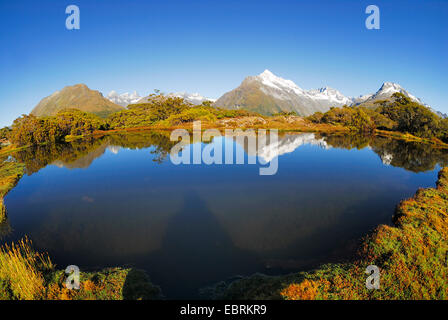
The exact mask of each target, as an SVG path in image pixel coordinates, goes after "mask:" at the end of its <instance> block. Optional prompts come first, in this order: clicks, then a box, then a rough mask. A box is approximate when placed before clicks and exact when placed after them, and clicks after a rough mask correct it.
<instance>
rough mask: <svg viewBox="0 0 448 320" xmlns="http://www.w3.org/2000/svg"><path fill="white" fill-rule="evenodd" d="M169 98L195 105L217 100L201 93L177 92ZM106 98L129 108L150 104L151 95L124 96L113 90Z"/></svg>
mask: <svg viewBox="0 0 448 320" xmlns="http://www.w3.org/2000/svg"><path fill="white" fill-rule="evenodd" d="M167 96H169V97H178V98H183V99H185V100H186V101H188V102H190V103H192V104H194V105H198V104H201V103H202V102H204V101H211V102H215V101H216V99H211V98H206V97H203V96H201V95H200V94H199V93H188V92H175V93H169V94H167ZM106 98H107V99H109V100H110V101H112V102H113V103H116V104H118V105H120V106H123V107H127V106H128V105H130V104H135V103H145V102H148V99H149V95H148V96H145V97H141V96H139V94H138V93H137V91H134V92H133V93H128V92H125V93H122V94H118V93H117V92H116V91H114V90H112V91H111V92H109V93H108V95H107V96H106Z"/></svg>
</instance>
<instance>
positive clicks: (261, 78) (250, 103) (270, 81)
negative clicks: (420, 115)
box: [215, 70, 447, 118]
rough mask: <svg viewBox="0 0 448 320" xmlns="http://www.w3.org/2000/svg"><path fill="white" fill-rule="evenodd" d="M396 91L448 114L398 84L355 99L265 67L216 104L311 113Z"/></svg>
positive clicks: (387, 84) (367, 103) (263, 111)
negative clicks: (305, 84)
mask: <svg viewBox="0 0 448 320" xmlns="http://www.w3.org/2000/svg"><path fill="white" fill-rule="evenodd" d="M396 92H400V93H402V94H404V95H405V96H407V97H409V98H410V99H411V100H413V101H415V102H418V103H420V104H422V105H424V106H426V107H427V108H429V109H430V110H431V111H432V112H434V113H436V114H437V115H439V116H441V117H445V118H446V117H447V115H445V114H443V113H441V112H438V111H435V110H434V109H432V108H431V107H430V106H428V105H427V104H425V103H424V102H423V101H422V100H421V99H419V98H417V97H416V96H414V95H412V94H410V93H409V92H408V91H406V90H405V89H403V88H402V87H401V86H400V85H399V84H397V83H393V82H384V83H383V85H382V86H381V88H380V89H379V90H378V91H377V92H375V93H372V94H366V95H362V96H359V97H357V98H351V97H346V96H344V95H343V94H342V93H341V92H339V91H338V90H336V89H333V88H330V87H323V88H320V89H312V90H304V89H302V88H300V87H299V86H298V85H296V84H295V83H294V82H293V81H291V80H286V79H283V78H281V77H278V76H276V75H274V74H273V73H272V72H270V71H269V70H265V71H264V72H263V73H261V74H259V75H258V76H249V77H247V78H246V79H244V81H243V82H242V83H241V85H240V86H239V87H238V88H236V89H234V90H232V91H230V92H227V93H225V94H224V95H223V96H222V97H221V98H219V99H218V100H217V101H216V103H215V105H216V106H217V107H221V108H226V109H244V110H249V111H255V112H259V113H261V114H266V115H270V114H274V113H278V112H282V111H286V112H290V111H295V112H296V113H297V114H298V115H299V116H308V115H311V114H313V113H315V112H317V111H320V112H326V111H328V110H329V109H330V107H333V106H334V107H340V106H343V105H348V106H353V105H360V104H361V103H362V104H363V105H364V106H366V107H369V106H372V107H373V106H375V104H374V102H375V101H377V100H386V99H390V98H391V97H392V95H393V94H394V93H396Z"/></svg>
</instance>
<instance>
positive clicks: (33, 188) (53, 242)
mask: <svg viewBox="0 0 448 320" xmlns="http://www.w3.org/2000/svg"><path fill="white" fill-rule="evenodd" d="M220 139H224V138H220ZM217 141H218V140H215V141H212V142H211V143H216V142H217ZM221 142H224V144H225V145H226V147H228V146H229V145H230V146H232V147H233V148H234V149H235V150H239V149H241V150H243V151H245V150H247V148H245V146H244V145H241V144H239V143H237V142H235V141H234V140H230V139H224V140H222V141H221ZM172 145H173V143H172V142H170V141H169V138H168V135H167V134H165V133H158V132H150V133H133V134H125V135H116V136H109V137H105V138H103V139H99V140H95V141H84V142H82V141H75V142H72V143H68V144H64V145H54V146H51V145H50V146H43V147H39V148H35V149H29V150H25V151H22V152H19V153H17V154H15V155H14V158H15V159H17V160H18V161H21V162H24V163H25V164H26V173H27V174H26V175H25V176H24V177H23V178H22V179H21V180H20V182H19V184H18V185H17V187H16V188H14V189H13V190H12V191H11V192H10V193H9V194H8V195H7V197H6V199H5V204H6V206H7V209H8V217H9V221H8V223H9V227H10V229H9V228H7V229H8V230H10V231H9V232H7V233H4V234H3V235H0V236H1V237H2V238H1V242H4V241H13V240H17V239H20V238H21V237H23V236H24V235H27V236H28V237H29V238H30V239H31V240H32V241H33V243H34V246H35V247H36V249H38V250H42V251H47V252H48V253H49V254H50V256H51V258H52V260H53V261H54V262H55V263H56V264H57V265H58V267H59V268H60V269H63V268H65V267H66V266H68V265H71V264H74V265H77V266H79V267H80V268H81V270H94V269H100V268H104V267H114V266H128V267H135V268H139V269H144V270H146V272H147V273H148V275H149V276H150V278H151V280H152V282H153V283H154V284H157V285H159V286H160V287H161V288H162V292H163V293H164V295H165V296H166V297H167V298H195V297H198V294H199V289H200V288H203V287H206V286H209V285H213V284H214V283H217V282H219V281H222V280H226V279H229V278H232V277H234V276H238V275H241V276H245V275H251V274H253V273H256V272H261V273H265V274H283V273H289V272H294V271H298V270H303V269H307V268H312V267H314V266H317V265H318V264H320V263H326V262H337V261H344V259H348V258H350V256H351V255H352V254H353V253H354V251H355V250H356V246H357V244H358V243H359V239H360V238H361V237H362V236H364V235H365V234H366V233H367V232H369V231H371V230H372V229H374V228H375V227H376V226H378V225H379V224H389V223H390V221H391V217H392V215H393V213H394V208H395V206H396V205H397V204H398V202H399V201H400V200H401V199H403V198H406V197H410V196H411V195H413V194H414V193H415V191H416V190H417V189H418V188H419V187H429V186H434V185H435V181H436V179H437V172H438V170H439V169H440V166H441V165H444V164H446V163H447V160H448V152H447V151H444V150H440V149H432V148H431V147H429V146H427V145H421V144H417V143H405V142H401V141H397V140H391V139H386V138H362V137H356V136H355V137H340V136H319V135H314V134H310V133H306V134H292V133H291V134H285V135H283V136H280V137H279V145H280V148H279V149H278V150H279V151H278V172H277V174H275V175H272V176H260V175H259V165H253V164H252V165H250V164H239V165H237V164H235V165H205V164H201V165H182V164H180V165H174V164H172V163H171V161H170V156H169V150H170V148H171V147H172ZM187 148H188V147H187ZM254 156H255V155H254V154H251V153H250V152H249V154H246V157H254ZM246 163H247V161H246ZM4 229H5V228H3V230H4Z"/></svg>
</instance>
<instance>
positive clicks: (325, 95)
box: [307, 87, 353, 105]
mask: <svg viewBox="0 0 448 320" xmlns="http://www.w3.org/2000/svg"><path fill="white" fill-rule="evenodd" d="M307 94H308V95H309V96H310V97H312V98H313V99H316V100H326V101H328V103H330V104H335V105H344V104H346V105H350V104H352V102H353V101H352V99H351V98H347V97H346V96H344V95H343V94H342V93H340V92H339V91H338V90H336V89H333V88H330V87H324V88H320V89H314V90H309V91H307Z"/></svg>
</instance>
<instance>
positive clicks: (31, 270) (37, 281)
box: [0, 238, 53, 300]
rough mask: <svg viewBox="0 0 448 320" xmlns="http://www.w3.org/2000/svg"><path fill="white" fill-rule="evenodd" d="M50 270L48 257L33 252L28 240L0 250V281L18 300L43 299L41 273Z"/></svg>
mask: <svg viewBox="0 0 448 320" xmlns="http://www.w3.org/2000/svg"><path fill="white" fill-rule="evenodd" d="M51 269H53V264H52V262H51V260H50V258H49V257H48V255H46V254H40V253H37V252H35V251H34V250H33V249H32V246H31V241H30V240H28V238H25V239H22V240H20V241H19V242H18V243H12V244H11V245H4V246H3V247H1V248H0V279H1V280H2V282H3V283H6V285H7V287H8V288H9V290H10V291H11V293H12V294H13V295H14V296H15V297H17V298H19V299H25V300H34V299H41V298H43V297H44V296H45V280H44V277H43V273H42V271H48V270H51Z"/></svg>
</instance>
